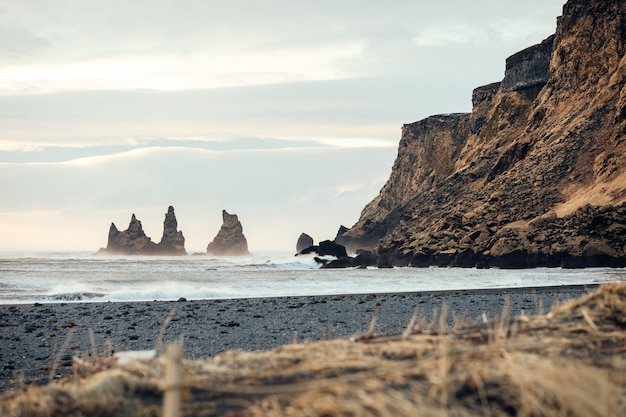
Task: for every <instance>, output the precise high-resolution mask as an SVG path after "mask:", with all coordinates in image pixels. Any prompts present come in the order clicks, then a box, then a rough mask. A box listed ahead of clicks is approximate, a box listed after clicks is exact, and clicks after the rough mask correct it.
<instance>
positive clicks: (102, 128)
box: [0, 0, 564, 252]
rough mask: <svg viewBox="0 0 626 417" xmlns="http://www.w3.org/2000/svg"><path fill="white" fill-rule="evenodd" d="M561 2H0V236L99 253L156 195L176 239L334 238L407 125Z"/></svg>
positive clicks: (471, 79)
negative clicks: (223, 229)
mask: <svg viewBox="0 0 626 417" xmlns="http://www.w3.org/2000/svg"><path fill="white" fill-rule="evenodd" d="M563 4H564V0H529V1H525V2H520V1H517V0H516V1H513V0H475V1H471V2H468V1H461V0H454V1H425V0H413V1H402V0H398V1H393V2H382V1H371V0H360V1H332V2H331V1H317V0H316V1H298V0H284V1H283V0H267V1H262V2H261V1H252V0H248V1H242V0H222V1H218V0H204V1H201V0H149V1H147V0H146V1H142V0H135V1H127V0H108V1H94V0H55V1H54V2H51V1H48V0H21V1H16V0H0V184H1V186H0V187H1V188H0V250H27V249H37V250H39V249H41V250H46V249H47V250H73V249H78V250H96V249H98V248H99V247H101V246H106V238H107V233H108V228H109V225H110V223H111V222H115V224H116V225H117V226H118V228H119V229H125V228H126V227H127V226H128V222H129V220H130V216H131V214H132V213H135V214H136V215H137V217H138V218H139V219H140V220H141V221H142V223H143V226H144V230H145V231H146V233H147V234H148V235H149V236H150V237H152V239H153V240H154V241H157V242H158V241H159V240H160V238H161V232H162V223H163V219H164V216H165V213H166V211H167V207H168V206H169V205H173V206H174V208H175V209H176V215H177V218H178V222H179V229H181V230H182V231H183V233H184V235H185V237H186V239H187V245H186V247H187V249H188V251H190V252H194V251H203V250H205V248H206V245H207V244H208V243H209V242H210V241H211V240H212V239H213V237H214V236H215V234H216V233H217V231H218V229H219V227H220V224H221V210H222V209H226V210H227V211H229V212H231V213H237V214H238V215H239V218H240V220H241V221H242V223H243V227H244V233H245V234H246V237H247V238H248V244H249V247H250V250H251V251H252V252H254V251H264V250H270V249H276V250H294V248H295V243H296V240H297V238H298V236H299V234H300V233H301V232H307V233H309V234H310V235H312V236H313V238H314V239H315V241H316V242H317V241H319V240H324V239H332V238H333V237H334V236H335V233H336V231H337V229H338V227H339V226H340V225H342V224H343V225H346V226H351V225H352V224H354V222H356V220H357V219H358V217H359V214H360V211H361V210H362V208H363V207H364V206H365V204H367V203H368V202H369V201H370V200H371V199H372V198H374V197H375V196H376V195H377V194H378V191H379V190H380V188H381V187H382V186H383V184H384V182H385V181H386V179H387V177H388V176H389V173H390V170H391V166H392V164H393V160H394V158H395V156H396V151H397V145H398V141H399V139H400V129H401V127H402V125H403V124H404V123H411V122H414V121H417V120H419V119H422V118H424V117H427V116H429V115H432V114H438V113H454V112H467V111H470V110H471V93H472V90H473V89H474V88H475V87H478V86H480V85H484V84H487V83H491V82H494V81H500V80H501V79H502V78H503V76H504V63H505V59H506V58H507V57H508V56H509V55H511V54H513V53H515V52H517V51H519V50H521V49H524V48H526V47H528V46H530V45H533V44H536V43H539V42H541V41H542V40H543V39H544V38H546V37H548V36H549V35H551V34H552V33H554V30H555V28H556V18H557V16H559V15H560V14H561V11H562V6H563Z"/></svg>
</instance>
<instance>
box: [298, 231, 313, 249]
mask: <svg viewBox="0 0 626 417" xmlns="http://www.w3.org/2000/svg"><path fill="white" fill-rule="evenodd" d="M311 246H313V238H312V237H311V236H309V235H307V234H306V233H302V234H301V235H300V237H298V241H297V242H296V254H298V253H300V252H302V251H303V250H304V249H306V248H308V247H311Z"/></svg>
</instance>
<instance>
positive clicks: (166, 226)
mask: <svg viewBox="0 0 626 417" xmlns="http://www.w3.org/2000/svg"><path fill="white" fill-rule="evenodd" d="M159 253H160V254H161V255H187V252H186V251H185V237H184V236H183V232H182V231H180V230H178V222H177V221H176V215H175V214H174V207H172V206H169V208H168V209H167V213H166V214H165V220H164V221H163V237H161V242H159Z"/></svg>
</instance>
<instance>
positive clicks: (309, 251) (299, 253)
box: [298, 245, 320, 255]
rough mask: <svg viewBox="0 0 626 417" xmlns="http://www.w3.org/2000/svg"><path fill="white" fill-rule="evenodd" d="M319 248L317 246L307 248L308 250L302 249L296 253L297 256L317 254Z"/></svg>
mask: <svg viewBox="0 0 626 417" xmlns="http://www.w3.org/2000/svg"><path fill="white" fill-rule="evenodd" d="M319 250H320V247H319V246H317V245H313V246H309V247H308V248H304V249H302V250H301V251H300V252H298V255H308V254H310V253H315V254H319Z"/></svg>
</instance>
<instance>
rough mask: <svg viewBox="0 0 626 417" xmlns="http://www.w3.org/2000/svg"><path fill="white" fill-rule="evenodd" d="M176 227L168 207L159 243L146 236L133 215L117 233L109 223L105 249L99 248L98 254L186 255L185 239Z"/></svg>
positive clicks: (171, 209) (139, 222) (171, 211)
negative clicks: (125, 227) (126, 224)
mask: <svg viewBox="0 0 626 417" xmlns="http://www.w3.org/2000/svg"><path fill="white" fill-rule="evenodd" d="M177 227H178V226H177V221H176V216H175V215H174V208H173V207H172V206H170V207H169V208H168V211H167V213H166V214H165V221H164V222H163V237H162V238H161V242H159V243H155V242H153V241H152V239H150V237H148V236H146V234H145V232H144V231H143V227H142V225H141V221H139V220H138V219H137V217H135V214H134V213H133V215H132V216H131V218H130V223H129V224H128V228H127V229H126V230H123V231H119V230H118V229H117V227H116V226H115V223H111V227H110V228H109V237H108V241H107V247H106V248H101V249H100V250H99V251H98V254H109V255H186V254H187V252H186V251H185V238H184V236H183V233H182V232H181V231H178V230H177Z"/></svg>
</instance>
